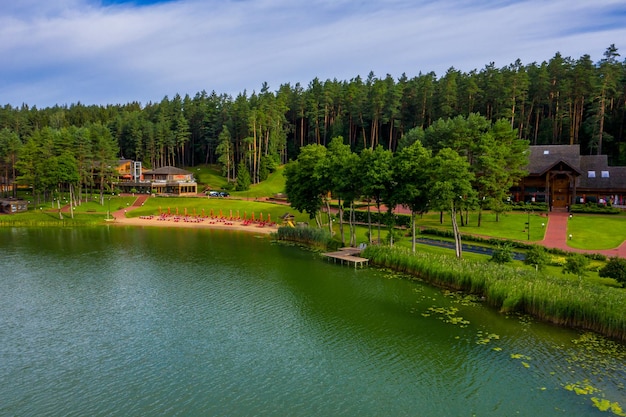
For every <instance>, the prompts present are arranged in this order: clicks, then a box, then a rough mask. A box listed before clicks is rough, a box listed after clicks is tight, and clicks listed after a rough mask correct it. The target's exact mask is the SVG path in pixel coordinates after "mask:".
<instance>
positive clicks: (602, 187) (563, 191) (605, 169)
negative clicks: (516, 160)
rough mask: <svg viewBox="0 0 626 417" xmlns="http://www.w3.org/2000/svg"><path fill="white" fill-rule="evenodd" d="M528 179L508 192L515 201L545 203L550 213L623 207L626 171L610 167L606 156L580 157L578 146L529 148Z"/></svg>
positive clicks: (625, 194)
mask: <svg viewBox="0 0 626 417" xmlns="http://www.w3.org/2000/svg"><path fill="white" fill-rule="evenodd" d="M529 151H530V155H529V163H528V166H527V167H526V169H527V171H528V175H527V176H526V177H525V178H524V179H522V181H521V182H520V184H519V185H518V186H517V187H513V188H512V189H511V194H512V198H513V200H514V201H523V202H539V203H547V204H548V205H549V207H550V209H551V210H552V209H557V210H561V209H567V208H568V207H569V206H571V205H572V204H581V203H587V202H591V203H600V204H603V203H604V204H606V203H611V204H614V205H625V204H626V167H623V166H609V165H608V159H607V156H606V155H581V154H580V145H539V146H531V147H530V148H529Z"/></svg>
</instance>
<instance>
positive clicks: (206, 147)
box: [0, 45, 626, 183]
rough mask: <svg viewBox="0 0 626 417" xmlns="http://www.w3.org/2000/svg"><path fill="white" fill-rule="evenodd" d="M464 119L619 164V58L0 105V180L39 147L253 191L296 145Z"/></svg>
mask: <svg viewBox="0 0 626 417" xmlns="http://www.w3.org/2000/svg"><path fill="white" fill-rule="evenodd" d="M472 113H477V114H480V115H482V116H484V117H485V118H486V119H487V120H489V121H491V122H495V121H497V120H501V119H505V120H507V121H508V122H509V123H510V125H511V127H512V128H513V129H515V130H516V131H517V134H518V137H519V138H520V139H525V140H527V141H528V142H529V143H530V144H531V145H535V144H580V145H581V151H582V152H583V153H586V154H595V153H598V154H607V155H608V157H609V161H610V163H611V164H613V165H626V133H625V127H626V126H625V125H626V61H620V55H619V53H618V50H617V48H616V47H615V46H614V45H611V46H609V47H608V48H607V49H606V50H605V51H604V54H603V58H602V59H601V60H599V61H598V62H593V61H592V60H591V58H590V56H589V55H584V56H582V57H580V58H578V59H573V58H570V57H564V56H562V55H561V54H560V53H556V54H555V55H554V57H552V58H551V59H550V60H549V61H547V62H545V61H544V62H541V63H536V62H534V63H531V64H527V65H523V64H522V63H521V62H520V61H519V60H517V61H516V62H514V63H512V64H510V65H508V66H505V67H502V68H496V67H495V65H494V64H493V63H490V64H488V65H486V66H485V67H484V68H483V69H481V70H473V71H470V72H467V73H465V72H461V71H458V70H456V69H455V68H453V67H451V68H450V69H449V70H448V71H447V72H446V73H445V74H444V75H443V76H440V77H437V76H436V74H435V73H433V72H429V73H425V74H424V73H420V74H419V75H417V76H415V77H413V78H408V77H407V76H406V75H404V74H403V75H402V76H400V77H399V78H398V79H394V78H393V77H392V76H391V75H386V76H385V77H382V78H381V77H378V76H376V75H375V74H373V73H370V74H369V75H368V76H367V78H366V79H362V78H361V77H359V76H357V77H355V78H353V79H351V80H349V81H339V80H336V79H334V80H326V81H322V80H319V79H317V78H316V79H313V80H312V81H311V82H310V83H309V84H308V86H306V87H304V86H302V85H300V84H295V85H290V84H283V85H281V86H279V88H278V89H277V90H276V91H270V86H268V85H267V84H263V85H262V86H261V88H260V90H259V91H258V92H252V93H251V94H248V92H246V91H244V92H241V93H239V94H238V95H237V96H236V97H234V98H233V97H232V96H230V95H226V94H219V93H216V92H211V93H207V92H206V91H202V92H199V93H197V94H196V95H195V96H193V97H191V96H189V95H186V96H184V97H181V96H180V95H178V94H177V95H175V96H174V97H172V98H170V97H167V96H166V97H164V98H163V99H162V100H161V102H159V103H147V104H145V105H142V104H141V103H138V102H133V103H126V104H110V105H106V106H102V105H84V104H81V103H74V104H70V105H56V106H54V107H49V108H43V109H38V108H36V107H29V106H28V105H27V104H23V105H22V106H21V107H13V106H10V105H6V106H4V107H2V108H0V169H1V170H0V172H1V174H0V178H2V177H4V179H5V180H6V181H8V182H11V181H12V180H13V178H18V179H20V178H21V179H22V181H25V180H27V179H29V178H31V177H32V176H33V175H34V174H35V171H34V167H33V166H31V168H32V170H31V171H28V169H29V167H28V164H29V161H28V158H29V157H30V158H31V160H30V163H31V165H32V164H34V163H35V162H36V161H33V160H32V159H33V158H35V156H33V152H35V151H36V150H37V149H38V148H41V147H42V146H44V143H47V145H46V147H47V148H46V153H45V154H43V156H42V154H40V155H39V158H44V159H47V160H48V162H49V161H50V158H52V157H61V156H63V158H61V159H60V160H59V161H57V162H59V163H61V164H63V163H65V164H75V165H76V166H78V168H77V169H76V172H74V171H72V172H71V173H70V174H71V175H70V174H68V175H70V177H72V178H75V177H76V175H78V176H79V177H82V178H85V179H86V178H87V176H88V175H87V173H88V172H89V171H92V174H93V170H94V169H99V168H98V167H102V166H104V165H107V164H108V163H112V162H113V160H114V159H116V158H121V157H123V158H129V159H135V160H140V161H143V163H144V166H146V167H152V168H158V167H160V166H165V165H175V166H181V167H184V166H194V165H197V164H206V163H219V164H221V166H222V167H223V170H224V175H225V176H227V177H228V178H229V179H233V178H234V177H235V176H236V175H237V172H236V171H237V169H241V167H247V169H248V171H249V173H250V176H251V179H252V182H253V183H256V182H258V181H260V180H263V179H264V178H265V176H266V175H267V173H268V172H270V171H271V170H272V169H273V167H274V166H276V165H277V164H281V163H285V162H287V161H288V160H290V159H294V158H295V157H296V156H297V154H298V152H299V149H300V148H301V147H303V146H305V145H308V144H321V145H326V144H328V143H329V142H330V140H331V139H332V138H334V137H337V136H341V137H343V138H344V140H345V142H346V144H348V145H350V147H351V149H352V150H353V151H355V152H358V151H360V150H362V149H366V148H370V149H371V148H374V147H376V146H377V145H379V144H380V145H382V146H383V147H384V148H385V149H388V150H391V151H395V150H396V148H397V146H398V143H399V141H400V139H401V138H402V137H403V135H404V134H405V133H406V132H408V131H409V130H410V129H413V128H416V127H418V128H423V129H426V128H427V127H429V126H430V125H432V124H433V123H434V122H435V121H437V120H439V119H449V118H453V117H456V116H464V117H465V116H468V115H470V114H472ZM103 128H104V129H103ZM46 141H47V142H46ZM98 152H100V154H99V155H98ZM29 155H30V156H29ZM35 159H36V158H35ZM89 163H91V166H88V165H89ZM81 164H82V165H81ZM83 165H84V166H83ZM94 165H95V167H96V168H94ZM81 172H82V173H81ZM102 175H104V171H103V172H102ZM102 175H101V176H100V178H101V177H102ZM66 176H67V175H66ZM92 177H93V175H92ZM31 179H32V178H31ZM65 180H67V181H70V180H69V179H67V178H61V177H60V178H56V179H51V180H50V181H52V182H54V181H65Z"/></svg>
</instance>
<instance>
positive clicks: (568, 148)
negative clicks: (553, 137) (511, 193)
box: [527, 145, 581, 175]
mask: <svg viewBox="0 0 626 417" xmlns="http://www.w3.org/2000/svg"><path fill="white" fill-rule="evenodd" d="M529 150H530V155H529V158H528V166H527V170H528V173H529V174H530V175H542V174H544V173H545V172H546V171H549V170H550V169H552V168H554V167H555V166H556V165H557V164H558V163H560V162H563V163H565V164H567V166H569V167H570V168H571V169H572V170H573V171H575V172H577V173H579V174H580V172H581V171H580V146H579V145H538V146H530V147H529Z"/></svg>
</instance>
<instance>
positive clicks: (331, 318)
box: [0, 227, 626, 417]
mask: <svg viewBox="0 0 626 417" xmlns="http://www.w3.org/2000/svg"><path fill="white" fill-rule="evenodd" d="M0 251H1V254H0V416H437V417H439V416H532V417H544V416H609V415H615V413H616V412H617V413H619V409H618V404H619V406H621V407H623V408H624V409H626V388H625V387H624V384H625V382H626V359H625V357H626V356H625V349H624V346H623V345H618V344H615V343H612V342H608V341H605V340H602V339H598V338H596V337H594V336H593V335H590V334H584V333H581V332H577V331H573V330H568V329H562V328H558V327H554V326H550V325H547V324H542V323H537V322H535V321H533V320H532V319H530V318H528V317H523V316H515V315H511V316H505V315H502V314H499V313H498V312H496V311H493V310H491V309H490V308H488V307H486V306H484V305H482V304H481V303H480V302H478V301H476V300H473V299H471V298H469V297H463V296H461V295H458V294H450V293H448V292H446V291H442V290H440V289H437V288H433V287H430V286H428V285H425V284H423V283H421V282H417V281H412V280H408V279H405V278H402V277H400V276H398V275H396V274H394V273H392V272H389V271H383V270H378V269H375V268H363V269H358V270H355V269H354V268H350V267H346V266H339V265H338V264H333V263H332V262H331V263H329V262H327V261H325V260H324V259H323V258H321V257H320V256H319V255H316V254H314V253H312V252H309V251H306V250H303V249H299V248H296V247H291V246H287V245H282V244H274V243H271V242H270V241H269V240H267V239H259V238H256V237H254V236H252V235H251V234H247V233H238V232H232V231H218V230H188V229H156V228H154V229H153V228H145V229H142V228H116V227H101V228H82V229H53V228H47V229H27V228H17V229H11V228H6V229H0ZM594 398H595V401H596V402H597V403H598V404H599V405H600V406H601V407H610V406H613V411H611V409H610V408H609V409H608V410H606V411H601V410H600V409H599V408H598V407H597V406H594Z"/></svg>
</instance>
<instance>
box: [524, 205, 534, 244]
mask: <svg viewBox="0 0 626 417" xmlns="http://www.w3.org/2000/svg"><path fill="white" fill-rule="evenodd" d="M524 211H525V212H526V215H527V216H528V217H527V221H526V233H527V240H528V241H530V213H532V210H530V209H526V210H524Z"/></svg>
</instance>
